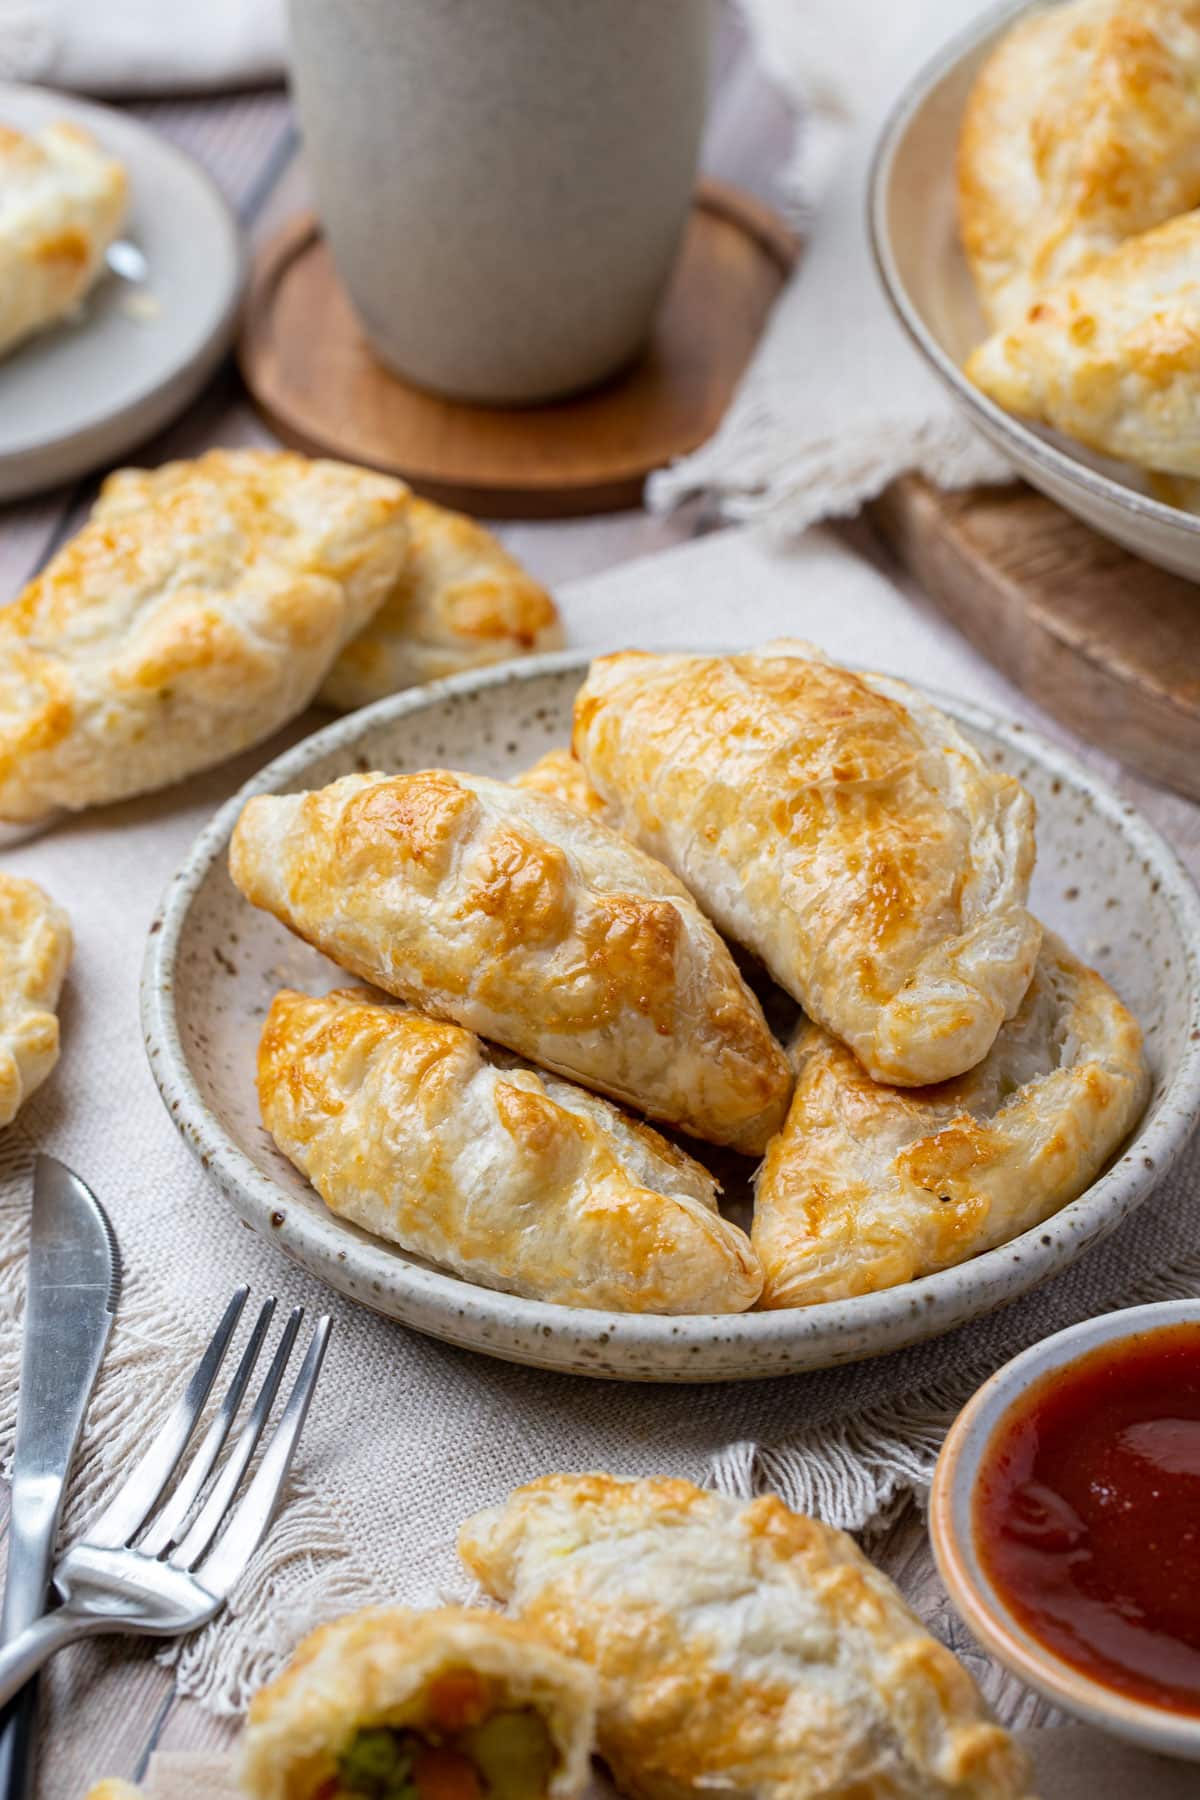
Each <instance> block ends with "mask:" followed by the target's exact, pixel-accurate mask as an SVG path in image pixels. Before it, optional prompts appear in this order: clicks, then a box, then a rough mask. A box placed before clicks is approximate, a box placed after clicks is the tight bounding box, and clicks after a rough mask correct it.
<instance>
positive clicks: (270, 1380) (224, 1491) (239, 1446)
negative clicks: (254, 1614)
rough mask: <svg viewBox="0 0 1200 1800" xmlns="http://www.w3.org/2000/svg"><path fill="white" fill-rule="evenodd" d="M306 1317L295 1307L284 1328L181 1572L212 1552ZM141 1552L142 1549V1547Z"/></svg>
mask: <svg viewBox="0 0 1200 1800" xmlns="http://www.w3.org/2000/svg"><path fill="white" fill-rule="evenodd" d="M303 1317H304V1308H303V1307H302V1306H297V1307H293V1309H292V1312H291V1316H290V1317H289V1319H288V1322H287V1324H286V1325H285V1326H284V1328H283V1332H282V1334H281V1336H280V1339H279V1344H278V1346H277V1348H276V1351H275V1355H274V1356H273V1357H272V1359H271V1367H270V1368H269V1369H268V1370H267V1376H266V1380H265V1381H264V1382H263V1384H262V1386H261V1387H260V1388H259V1390H258V1394H257V1396H256V1398H255V1401H254V1405H253V1407H252V1408H251V1412H250V1417H249V1418H248V1419H247V1420H246V1423H245V1424H244V1425H243V1426H242V1429H241V1431H240V1432H239V1433H238V1435H237V1439H236V1441H235V1443H234V1446H233V1449H232V1450H231V1451H230V1453H229V1456H228V1457H227V1459H226V1462H225V1466H224V1468H223V1469H222V1470H221V1473H220V1474H219V1475H218V1476H217V1479H216V1480H215V1481H214V1483H213V1485H212V1491H211V1492H210V1494H209V1496H208V1498H207V1500H206V1501H205V1502H204V1505H203V1506H202V1507H201V1508H200V1511H199V1512H198V1513H197V1515H196V1517H195V1519H194V1520H193V1521H192V1524H191V1527H190V1529H189V1531H188V1534H187V1536H186V1537H185V1538H184V1539H183V1540H182V1542H180V1543H179V1544H177V1545H176V1547H175V1549H174V1550H173V1551H172V1553H171V1556H170V1558H169V1559H168V1560H169V1561H171V1562H173V1563H174V1564H175V1566H176V1567H177V1568H180V1569H190V1568H191V1567H192V1565H193V1563H197V1562H199V1560H200V1558H201V1557H202V1556H203V1555H204V1552H205V1551H206V1550H207V1549H208V1547H209V1545H210V1544H211V1543H212V1541H213V1539H214V1538H215V1537H216V1535H217V1532H218V1531H219V1529H220V1526H221V1520H222V1519H223V1518H224V1517H225V1514H226V1513H227V1512H228V1510H229V1503H230V1501H231V1500H232V1499H233V1496H234V1495H235V1494H236V1493H237V1490H238V1488H239V1487H240V1485H241V1480H242V1476H243V1475H244V1474H245V1473H246V1466H247V1464H248V1463H249V1461H250V1458H251V1457H252V1456H253V1455H254V1451H255V1448H256V1446H257V1444H258V1440H259V1438H260V1437H261V1436H262V1434H263V1428H264V1427H265V1425H266V1423H267V1420H268V1418H269V1417H270V1414H271V1408H272V1406H274V1404H275V1396H276V1394H277V1393H278V1392H279V1384H280V1382H281V1381H282V1380H283V1375H284V1370H285V1369H286V1368H287V1365H288V1358H289V1357H290V1356H291V1354H292V1346H293V1345H294V1344H295V1342H296V1334H297V1332H298V1331H299V1330H300V1321H301V1320H302V1319H303ZM137 1548H138V1549H139V1550H140V1549H141V1548H142V1546H141V1545H140V1544H139V1545H138V1546H137Z"/></svg>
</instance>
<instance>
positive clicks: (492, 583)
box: [321, 497, 563, 708]
mask: <svg viewBox="0 0 1200 1800" xmlns="http://www.w3.org/2000/svg"><path fill="white" fill-rule="evenodd" d="M408 516H409V540H408V555H407V557H406V558H405V561H404V565H403V567H402V569H401V570H400V573H399V576H398V577H397V579H396V581H395V582H394V583H393V585H392V587H391V589H390V591H389V593H388V596H387V599H386V600H385V601H384V603H383V605H382V606H381V607H380V609H379V611H378V612H377V613H376V614H375V617H374V618H373V619H372V620H371V623H370V624H369V625H368V626H367V628H366V630H365V631H362V632H360V633H359V635H358V636H357V637H356V638H355V639H354V641H353V642H352V643H350V644H347V646H346V648H345V649H344V650H343V651H342V654H341V655H340V656H339V657H338V660H337V661H336V663H335V664H334V665H333V668H332V669H331V670H330V672H329V675H328V677H327V678H326V681H325V685H324V686H323V688H322V689H321V698H322V700H324V701H326V702H327V703H328V704H329V705H330V706H339V707H344V708H350V707H355V706H366V705H368V704H369V703H370V702H371V701H372V700H381V699H382V698H383V696H384V695H385V694H394V693H395V692H396V690H397V689H398V688H406V687H412V686H413V685H414V684H415V683H416V682H419V681H434V680H436V679H438V678H439V677H440V676H442V675H457V674H459V673H461V671H462V670H464V669H479V668H483V667H484V666H485V664H487V663H498V662H507V661H509V660H510V658H512V657H517V656H529V655H530V654H532V653H533V652H534V651H538V650H555V649H557V648H558V646H559V645H560V644H561V643H562V641H563V637H562V624H561V621H560V620H559V616H558V608H557V607H556V606H555V604H554V602H553V600H552V599H551V598H550V596H549V594H548V593H547V592H546V590H545V588H544V587H542V586H540V584H539V583H538V582H536V581H535V580H534V579H533V577H532V575H530V574H528V573H527V572H526V570H525V569H523V568H522V567H521V564H520V563H519V562H518V561H517V559H516V557H515V556H513V555H512V554H511V553H510V552H509V551H507V550H506V549H505V548H504V545H503V544H502V543H501V542H500V541H499V539H498V538H495V537H493V535H492V533H491V532H490V531H487V530H486V529H485V528H484V527H483V526H482V525H479V524H477V523H476V521H475V520H474V519H468V518H467V517H466V516H465V515H464V514H463V513H456V512H448V511H447V510H446V508H445V507H444V506H435V505H434V504H433V502H432V501H431V500H421V499H418V498H415V497H414V498H413V500H412V501H411V502H410V504H409V515H408Z"/></svg>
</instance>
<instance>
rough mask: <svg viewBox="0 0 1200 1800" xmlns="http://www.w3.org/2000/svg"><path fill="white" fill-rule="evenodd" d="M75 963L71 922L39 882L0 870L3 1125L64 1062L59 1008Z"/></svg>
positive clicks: (0, 1114) (0, 1116)
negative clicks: (60, 1053)
mask: <svg viewBox="0 0 1200 1800" xmlns="http://www.w3.org/2000/svg"><path fill="white" fill-rule="evenodd" d="M70 960H71V923H70V920H69V919H68V918H67V915H66V913H65V912H64V911H63V909H62V907H61V906H59V905H57V904H56V902H55V901H53V900H52V899H51V898H50V896H49V894H47V893H45V892H44V890H43V889H42V888H40V887H39V886H38V885H37V883H36V882H35V881H26V880H25V879H24V877H23V876H20V875H6V874H4V872H3V871H2V870H0V1125H7V1124H8V1123H9V1122H10V1120H12V1119H14V1118H15V1117H16V1115H17V1110H18V1108H19V1107H20V1106H21V1104H22V1102H23V1101H25V1100H27V1099H28V1098H29V1096H30V1094H32V1092H33V1090H34V1088H36V1087H40V1086H41V1084H42V1082H43V1081H45V1079H46V1077H47V1075H49V1073H50V1071H51V1069H53V1067H54V1065H55V1063H56V1062H57V1061H58V1019H57V1016H56V1014H55V1008H56V1007H57V1005H58V996H59V992H60V991H61V988H62V984H63V977H64V975H65V974H66V972H67V964H68V963H69V962H70Z"/></svg>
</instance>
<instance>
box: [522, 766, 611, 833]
mask: <svg viewBox="0 0 1200 1800" xmlns="http://www.w3.org/2000/svg"><path fill="white" fill-rule="evenodd" d="M513 786H514V787H520V788H528V789H529V790H530V792H531V793H534V794H549V795H550V798H551V799H552V800H565V801H566V803H567V805H568V806H574V807H575V808H576V809H577V810H578V811H579V812H581V813H586V814H587V816H588V818H589V819H599V820H600V821H601V823H602V824H606V823H607V822H608V820H609V817H610V814H609V809H608V807H607V806H606V805H605V804H604V802H603V800H602V799H601V798H600V796H599V794H598V793H597V792H596V790H595V788H594V787H593V786H592V784H591V782H590V781H589V780H588V778H587V776H586V775H585V774H584V772H583V764H582V763H581V762H580V761H579V759H578V757H576V756H573V755H572V753H571V752H570V750H547V752H546V754H545V756H539V758H538V760H537V761H536V762H535V763H533V764H531V766H530V767H529V768H528V769H523V770H522V771H521V773H520V774H519V775H514V776H513Z"/></svg>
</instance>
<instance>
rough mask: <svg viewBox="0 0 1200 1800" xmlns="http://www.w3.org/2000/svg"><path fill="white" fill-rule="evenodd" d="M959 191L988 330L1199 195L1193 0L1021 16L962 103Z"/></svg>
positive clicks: (1119, 0) (1199, 16) (1087, 3)
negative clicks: (963, 111)
mask: <svg viewBox="0 0 1200 1800" xmlns="http://www.w3.org/2000/svg"><path fill="white" fill-rule="evenodd" d="M958 199H959V223H960V230H961V235H962V242H963V248H964V250H965V252H966V257H967V261H968V263H969V264H970V267H971V272H972V275H973V276H974V279H975V284H976V288H977V290H978V293H979V297H980V300H981V302H982V305H983V309H984V312H985V314H986V316H987V319H988V322H989V324H990V325H991V326H992V327H994V328H1000V327H1004V326H1010V325H1014V324H1017V323H1018V322H1019V321H1020V320H1022V319H1023V318H1024V316H1025V314H1026V312H1027V311H1028V309H1029V307H1030V305H1031V304H1032V303H1033V302H1034V301H1035V300H1036V299H1038V298H1039V297H1040V295H1041V293H1042V291H1043V290H1044V289H1045V288H1049V287H1054V286H1057V285H1058V284H1059V283H1062V282H1064V281H1067V280H1068V279H1069V278H1070V277H1072V276H1075V275H1078V274H1080V273H1082V272H1083V271H1084V270H1085V269H1088V268H1090V267H1091V266H1092V264H1093V263H1094V262H1095V261H1096V260H1097V259H1098V258H1099V257H1102V256H1105V255H1107V253H1108V252H1109V251H1110V250H1113V249H1115V248H1116V246H1117V245H1118V244H1120V243H1122V242H1124V240H1125V239H1126V238H1129V237H1134V236H1136V235H1137V234H1138V233H1140V232H1143V231H1148V230H1150V228H1151V227H1152V226H1155V225H1161V224H1162V223H1163V222H1164V221H1165V220H1167V219H1172V218H1174V217H1175V216H1176V214H1177V213H1181V212H1187V211H1189V210H1190V209H1191V208H1192V207H1194V206H1198V205H1200V0H1073V3H1072V4H1069V5H1066V6H1051V7H1046V8H1037V9H1035V10H1033V11H1031V12H1030V13H1029V15H1028V16H1024V17H1022V18H1020V19H1019V20H1018V21H1017V23H1016V24H1015V25H1014V26H1013V27H1012V29H1011V30H1010V31H1009V32H1008V33H1007V35H1006V36H1005V37H1004V39H1003V40H1002V42H1001V43H1000V44H999V46H998V47H997V49H996V50H995V51H994V52H993V53H992V55H991V57H990V58H989V59H988V61H987V63H986V64H985V66H984V68H983V70H982V72H981V74H980V75H979V78H978V80H977V81H976V84H975V87H974V89H973V91H972V94H971V98H970V100H969V102H968V104H967V109H966V112H965V114H964V117H963V126H962V133H961V136H960V140H959V148H958Z"/></svg>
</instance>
